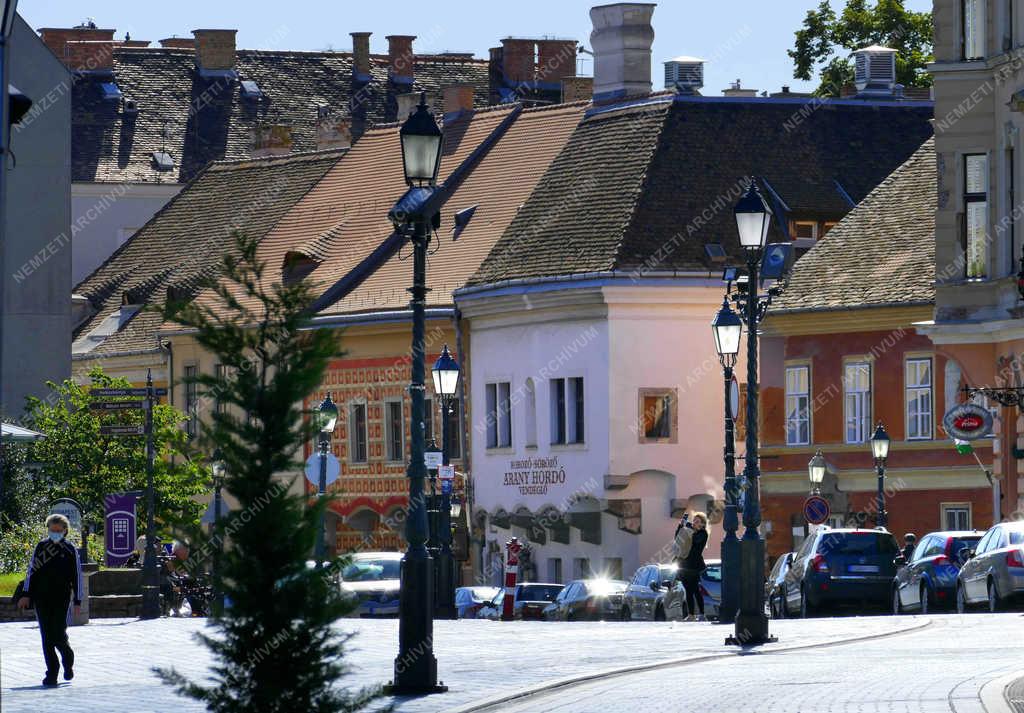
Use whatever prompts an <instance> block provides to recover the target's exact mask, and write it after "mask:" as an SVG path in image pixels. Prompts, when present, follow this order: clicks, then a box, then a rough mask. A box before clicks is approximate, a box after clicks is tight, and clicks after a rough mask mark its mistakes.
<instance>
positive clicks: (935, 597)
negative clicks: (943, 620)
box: [892, 530, 985, 614]
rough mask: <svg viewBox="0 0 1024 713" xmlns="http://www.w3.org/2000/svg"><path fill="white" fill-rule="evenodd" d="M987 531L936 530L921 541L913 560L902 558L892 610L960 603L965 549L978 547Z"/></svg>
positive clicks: (923, 608) (903, 610) (949, 606)
mask: <svg viewBox="0 0 1024 713" xmlns="http://www.w3.org/2000/svg"><path fill="white" fill-rule="evenodd" d="M984 534H985V533H983V532H976V531H971V530H968V531H948V532H932V533H930V534H928V535H925V536H924V537H922V538H921V540H920V541H919V542H918V543H917V547H915V548H914V553H913V554H912V555H911V558H910V561H909V562H901V563H900V564H901V566H900V568H899V570H898V571H897V572H896V578H895V579H894V580H893V585H892V613H893V614H902V613H903V612H906V611H919V612H921V613H922V614H927V613H928V611H929V610H931V609H950V608H952V607H955V606H956V576H957V574H958V573H959V572H960V567H961V566H962V565H963V562H962V560H961V555H960V553H961V550H974V548H975V547H976V546H977V544H978V540H980V539H981V538H982V535H984Z"/></svg>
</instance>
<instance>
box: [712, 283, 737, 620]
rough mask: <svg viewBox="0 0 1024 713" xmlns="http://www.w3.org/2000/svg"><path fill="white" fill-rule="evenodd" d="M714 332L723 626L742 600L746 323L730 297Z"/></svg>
mask: <svg viewBox="0 0 1024 713" xmlns="http://www.w3.org/2000/svg"><path fill="white" fill-rule="evenodd" d="M711 332H712V334H714V336H715V350H716V351H717V352H718V361H719V362H721V364H722V370H723V374H724V376H725V449H724V459H725V483H724V487H723V490H724V491H725V513H724V516H723V519H722V526H723V528H724V530H725V536H724V537H723V539H722V601H721V603H720V605H719V608H718V612H719V616H718V618H719V621H721V622H723V623H730V622H732V621H733V620H734V619H735V617H736V610H737V608H738V607H739V601H740V541H739V539H738V538H737V537H736V530H738V529H739V526H740V522H739V507H738V504H739V483H737V482H736V443H735V433H736V414H735V413H734V412H733V409H734V408H735V405H734V404H733V389H734V388H735V387H734V384H735V380H734V377H733V368H734V367H735V366H736V358H737V357H738V355H739V352H740V337H741V336H742V334H743V321H742V320H741V319H740V317H739V315H738V314H736V313H735V312H733V311H732V308H731V307H729V298H728V297H726V298H725V299H724V300H722V308H721V309H720V310H718V314H716V315H715V318H714V320H712V322H711Z"/></svg>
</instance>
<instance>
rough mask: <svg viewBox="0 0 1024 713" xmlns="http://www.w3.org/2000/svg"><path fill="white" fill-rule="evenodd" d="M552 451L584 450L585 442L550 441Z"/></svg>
mask: <svg viewBox="0 0 1024 713" xmlns="http://www.w3.org/2000/svg"><path fill="white" fill-rule="evenodd" d="M551 450H552V451H585V450H587V444H586V442H585V441H584V442H583V443H552V444H551Z"/></svg>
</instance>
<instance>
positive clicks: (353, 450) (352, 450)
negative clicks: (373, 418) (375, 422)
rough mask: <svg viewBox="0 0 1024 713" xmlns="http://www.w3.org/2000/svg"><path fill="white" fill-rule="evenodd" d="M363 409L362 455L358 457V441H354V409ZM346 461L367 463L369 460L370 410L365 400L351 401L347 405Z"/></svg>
mask: <svg viewBox="0 0 1024 713" xmlns="http://www.w3.org/2000/svg"><path fill="white" fill-rule="evenodd" d="M359 408H362V409H363V449H364V451H365V452H364V453H363V457H362V458H359V457H358V451H359V448H358V445H359V444H358V442H357V441H356V410H357V409H359ZM348 462H349V463H369V462H370V410H369V407H368V406H367V405H366V402H365V401H353V402H352V403H350V404H349V405H348Z"/></svg>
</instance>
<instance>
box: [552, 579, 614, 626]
mask: <svg viewBox="0 0 1024 713" xmlns="http://www.w3.org/2000/svg"><path fill="white" fill-rule="evenodd" d="M628 586H629V585H628V584H627V583H626V582H623V581H620V580H617V579H574V580H573V581H571V582H569V583H568V584H566V585H565V587H564V588H563V589H562V591H560V592H559V593H558V596H556V597H555V601H553V602H551V603H550V604H548V605H547V607H545V608H544V618H545V619H546V620H547V621H579V620H592V621H596V620H600V619H618V618H619V616H620V612H621V611H622V595H623V594H624V593H625V591H626V587H628Z"/></svg>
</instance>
